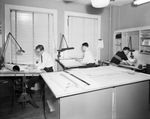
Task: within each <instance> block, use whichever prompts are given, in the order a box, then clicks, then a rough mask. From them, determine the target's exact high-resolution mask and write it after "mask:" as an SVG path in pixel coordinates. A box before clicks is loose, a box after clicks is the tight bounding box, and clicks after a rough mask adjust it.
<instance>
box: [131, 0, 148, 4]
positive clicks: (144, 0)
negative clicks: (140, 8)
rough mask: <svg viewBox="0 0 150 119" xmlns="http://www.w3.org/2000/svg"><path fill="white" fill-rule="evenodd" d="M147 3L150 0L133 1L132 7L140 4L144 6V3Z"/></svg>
mask: <svg viewBox="0 0 150 119" xmlns="http://www.w3.org/2000/svg"><path fill="white" fill-rule="evenodd" d="M147 2H150V0H135V1H134V2H133V4H134V5H141V4H144V3H147Z"/></svg>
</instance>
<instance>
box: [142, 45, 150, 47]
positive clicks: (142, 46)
mask: <svg viewBox="0 0 150 119" xmlns="http://www.w3.org/2000/svg"><path fill="white" fill-rule="evenodd" d="M141 46H142V47H150V45H141Z"/></svg>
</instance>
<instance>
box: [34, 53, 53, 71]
mask: <svg viewBox="0 0 150 119" xmlns="http://www.w3.org/2000/svg"><path fill="white" fill-rule="evenodd" d="M36 66H37V69H39V70H40V69H44V68H46V67H47V68H49V67H54V61H53V60H52V57H51V56H50V54H49V53H47V52H43V54H42V55H41V57H40V59H39V61H38V63H37V64H36Z"/></svg>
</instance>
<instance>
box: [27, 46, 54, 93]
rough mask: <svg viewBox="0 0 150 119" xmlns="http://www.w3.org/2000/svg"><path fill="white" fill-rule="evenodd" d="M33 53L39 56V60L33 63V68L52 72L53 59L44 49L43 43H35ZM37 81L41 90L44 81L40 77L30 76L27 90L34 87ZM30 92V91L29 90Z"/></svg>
mask: <svg viewBox="0 0 150 119" xmlns="http://www.w3.org/2000/svg"><path fill="white" fill-rule="evenodd" d="M35 53H36V55H37V56H39V60H38V61H37V62H36V64H35V65H34V68H37V69H39V70H45V71H46V72H53V67H54V61H53V60H52V58H51V56H50V54H48V53H47V52H45V51H44V46H43V45H37V46H36V48H35ZM37 82H39V83H40V86H41V90H42V89H43V88H44V81H43V79H42V78H39V77H38V78H36V77H35V78H34V77H33V78H32V79H30V80H29V82H28V91H31V87H34V85H35V83H37ZM31 92H32V91H31Z"/></svg>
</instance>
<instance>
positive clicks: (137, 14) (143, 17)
mask: <svg viewBox="0 0 150 119" xmlns="http://www.w3.org/2000/svg"><path fill="white" fill-rule="evenodd" d="M149 8H150V3H146V4H143V5H139V6H133V5H132V4H126V5H123V6H120V7H114V8H113V10H112V27H111V28H112V31H113V32H114V30H119V29H128V28H134V27H142V26H150V10H149ZM111 48H112V45H111ZM112 51H113V50H112ZM111 53H112V52H111ZM136 55H137V54H136ZM111 56H112V54H111ZM138 58H139V59H140V60H143V61H145V62H146V63H148V62H150V56H149V55H142V54H139V55H138ZM147 59H149V60H147Z"/></svg>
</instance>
